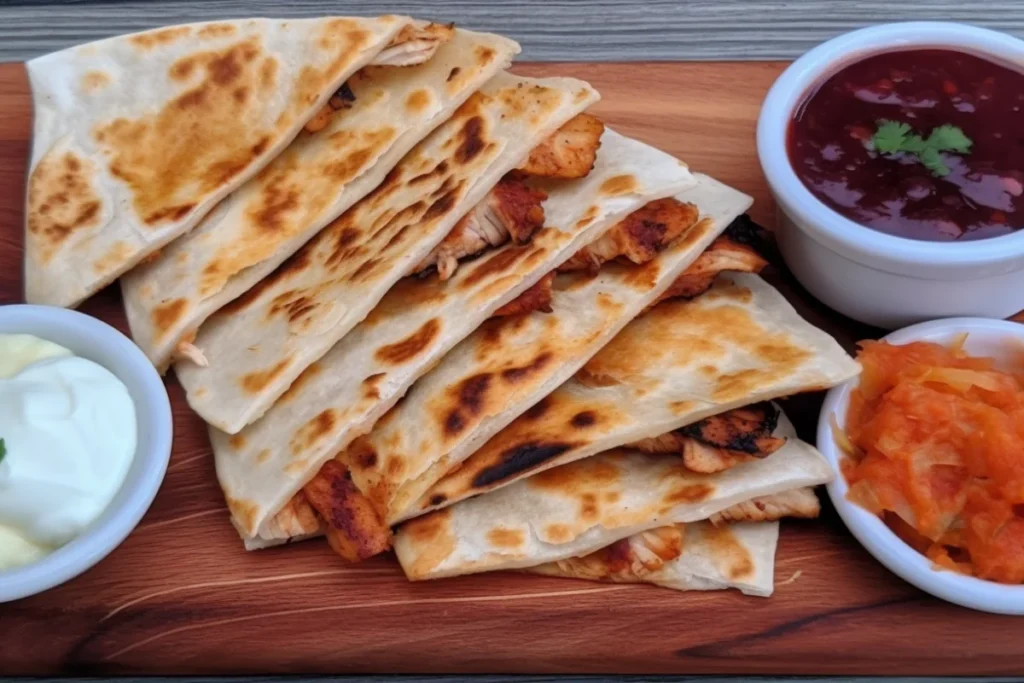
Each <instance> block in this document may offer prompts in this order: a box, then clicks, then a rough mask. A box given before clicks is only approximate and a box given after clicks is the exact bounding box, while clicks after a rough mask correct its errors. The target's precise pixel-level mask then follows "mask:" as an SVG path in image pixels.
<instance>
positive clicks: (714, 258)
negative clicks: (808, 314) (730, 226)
mask: <svg viewBox="0 0 1024 683" xmlns="http://www.w3.org/2000/svg"><path fill="white" fill-rule="evenodd" d="M767 265H768V262H767V261H765V260H764V259H763V258H761V255H760V254H758V253H757V252H756V251H754V250H753V249H751V248H750V247H748V246H746V245H744V244H740V243H739V242H736V241H735V240H733V239H732V238H731V237H729V235H728V234H726V235H723V236H722V237H719V238H718V239H716V240H715V241H714V242H712V243H711V246H709V247H708V248H707V250H705V251H704V253H702V254H701V255H700V256H698V257H697V260H696V261H694V262H693V263H692V264H690V267H689V268H687V269H686V270H685V271H684V272H683V274H682V275H680V276H679V277H678V278H676V280H675V282H673V283H672V284H671V285H669V288H668V289H667V290H665V292H664V293H663V294H662V295H661V296H659V297H658V298H657V299H656V300H655V301H654V302H653V303H652V304H651V305H650V306H648V307H647V308H646V309H644V312H645V313H646V312H647V311H648V310H650V309H651V308H653V307H654V306H657V305H658V304H659V303H661V302H662V301H664V300H665V299H692V298H694V297H696V296H699V295H701V294H703V293H704V292H706V291H708V290H709V289H711V285H712V284H714V282H715V278H716V277H718V275H719V273H722V272H724V271H727V270H729V271H733V272H740V273H760V272H761V270H763V269H764V267H765V266H767Z"/></svg>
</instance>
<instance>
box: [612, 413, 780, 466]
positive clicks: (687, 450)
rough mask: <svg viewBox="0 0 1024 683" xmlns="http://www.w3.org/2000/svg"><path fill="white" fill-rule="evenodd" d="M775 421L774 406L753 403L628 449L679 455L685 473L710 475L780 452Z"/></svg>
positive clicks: (776, 422) (635, 443) (776, 419)
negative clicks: (690, 471) (686, 470)
mask: <svg viewBox="0 0 1024 683" xmlns="http://www.w3.org/2000/svg"><path fill="white" fill-rule="evenodd" d="M778 421H779V412H778V410H777V409H776V408H775V406H773V405H772V404H771V403H768V402H762V403H755V404H753V405H750V406H747V407H745V408H736V409H735V410H730V411H727V412H724V413H722V414H720V415H713V416H711V417H708V418H705V419H703V420H701V421H699V422H696V423H694V424H692V425H687V426H685V427H681V428H680V429H676V430H673V431H671V432H668V433H667V434H661V435H660V436H655V437H651V438H647V439H641V440H640V441H635V442H633V443H631V444H629V446H630V447H631V448H635V449H637V450H639V451H642V452H644V453H653V454H669V453H679V454H680V455H681V456H682V458H683V464H685V465H686V468H687V469H689V470H693V471H694V472H700V473H702V474H713V473H715V472H722V471H725V470H727V469H729V468H730V467H734V466H735V465H738V464H740V463H743V462H747V461H749V460H752V459H754V458H764V457H767V456H769V455H771V454H772V453H774V452H775V451H777V450H779V449H780V448H782V446H783V445H785V443H786V439H785V438H784V437H776V436H772V432H773V431H775V427H776V426H777V425H778Z"/></svg>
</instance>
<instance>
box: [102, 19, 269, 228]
mask: <svg viewBox="0 0 1024 683" xmlns="http://www.w3.org/2000/svg"><path fill="white" fill-rule="evenodd" d="M170 30H172V29H168V31H170ZM186 30H188V29H186ZM157 35H161V34H160V33H159V32H157V33H150V34H143V36H150V38H149V40H153V37H154V36H157ZM163 35H170V34H166V33H165V34H163ZM137 38H141V37H137ZM262 50H263V46H262V45H261V43H260V40H259V39H258V38H256V37H252V38H248V39H246V40H242V41H239V42H237V43H234V44H233V45H230V46H227V47H225V48H223V49H220V50H211V51H208V52H200V53H196V54H192V55H190V56H188V57H183V58H181V59H180V60H178V61H177V62H176V63H175V64H173V65H172V66H171V67H170V75H171V77H172V78H174V79H176V80H182V79H186V78H188V79H190V80H195V79H194V77H193V72H196V73H202V74H203V75H202V77H201V78H199V79H198V82H197V83H196V84H195V85H194V86H193V87H191V88H189V89H188V90H186V91H185V92H183V93H182V94H180V95H179V96H178V97H176V98H174V99H173V100H171V101H170V102H169V103H167V105H166V106H164V107H163V108H162V109H160V110H159V111H156V112H153V113H147V114H144V115H142V116H141V117H139V118H138V119H134V120H131V119H127V118H117V119H114V120H113V121H111V122H110V123H108V124H105V125H103V126H99V127H97V128H96V129H95V130H94V131H93V136H94V138H95V140H96V142H97V143H98V144H99V146H100V148H101V149H102V150H103V151H104V153H105V155H106V156H107V158H108V159H109V160H110V162H109V163H110V171H111V173H112V174H113V175H114V176H115V177H117V178H118V179H120V180H122V181H123V182H124V183H125V184H126V185H127V186H128V187H129V188H130V189H131V193H132V206H133V208H134V211H135V213H136V214H137V215H138V216H139V217H140V218H141V220H142V221H143V222H144V223H146V224H148V225H156V224H159V223H163V222H168V221H179V220H181V219H182V217H183V216H184V215H185V214H187V213H188V211H190V210H191V208H192V207H194V206H195V204H196V203H197V200H200V199H202V198H205V197H206V196H208V195H209V194H210V193H212V192H214V191H216V190H217V189H218V188H221V187H223V186H224V185H225V184H227V183H229V182H231V181H232V180H233V179H234V178H235V177H236V176H238V175H239V174H240V173H242V172H244V171H245V170H246V169H247V168H249V167H250V166H251V164H252V163H253V162H254V161H255V160H256V158H257V157H258V156H259V154H255V153H254V150H256V149H265V148H266V143H264V144H261V142H262V141H264V140H266V139H267V138H268V137H269V136H270V135H272V134H274V131H272V130H267V129H263V128H261V127H260V126H239V125H238V124H239V121H246V120H249V119H250V118H251V117H250V116H249V115H248V112H249V111H250V107H249V104H248V103H249V101H250V100H262V99H264V98H269V97H271V96H272V95H273V94H274V93H273V92H272V91H271V90H270V89H267V88H265V87H263V86H262V85H261V84H260V82H259V75H258V71H259V64H258V62H259V61H260V58H261V52H262ZM240 88H245V93H244V94H245V97H241V98H240V97H239V89H240ZM184 207H188V209H187V210H186V209H185V208H184Z"/></svg>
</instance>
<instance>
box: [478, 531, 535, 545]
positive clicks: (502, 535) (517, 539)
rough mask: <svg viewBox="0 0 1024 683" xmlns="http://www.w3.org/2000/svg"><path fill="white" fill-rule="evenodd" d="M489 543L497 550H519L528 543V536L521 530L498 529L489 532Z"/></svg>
mask: <svg viewBox="0 0 1024 683" xmlns="http://www.w3.org/2000/svg"><path fill="white" fill-rule="evenodd" d="M487 541H488V542H489V543H490V544H491V545H493V546H495V547H497V548H519V547H520V546H522V545H523V544H524V543H525V542H526V535H525V534H524V533H523V532H522V531H520V530H519V529H506V528H504V527H498V528H496V529H491V530H490V532H488V534H487Z"/></svg>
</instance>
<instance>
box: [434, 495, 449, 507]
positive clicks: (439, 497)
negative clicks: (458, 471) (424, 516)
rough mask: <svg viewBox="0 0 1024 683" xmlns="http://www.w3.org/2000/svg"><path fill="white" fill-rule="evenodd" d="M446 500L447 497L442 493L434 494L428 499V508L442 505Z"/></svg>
mask: <svg viewBox="0 0 1024 683" xmlns="http://www.w3.org/2000/svg"><path fill="white" fill-rule="evenodd" d="M447 500H448V496H446V495H444V494H443V493H435V494H434V495H432V496H431V497H430V507H437V506H438V505H444V504H445V502H446V501H447Z"/></svg>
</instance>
